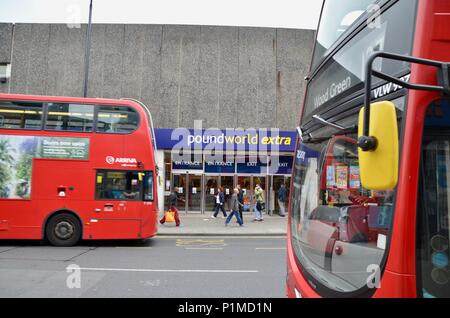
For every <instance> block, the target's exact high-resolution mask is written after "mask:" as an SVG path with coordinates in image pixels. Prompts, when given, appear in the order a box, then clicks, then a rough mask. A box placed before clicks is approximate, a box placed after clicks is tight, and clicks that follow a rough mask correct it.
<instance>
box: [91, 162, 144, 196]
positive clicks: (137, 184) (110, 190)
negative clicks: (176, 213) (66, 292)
mask: <svg viewBox="0 0 450 318" xmlns="http://www.w3.org/2000/svg"><path fill="white" fill-rule="evenodd" d="M95 197H96V199H98V200H124V201H142V200H144V201H152V200H153V174H152V173H151V172H138V171H110V170H101V171H97V176H96V195H95Z"/></svg>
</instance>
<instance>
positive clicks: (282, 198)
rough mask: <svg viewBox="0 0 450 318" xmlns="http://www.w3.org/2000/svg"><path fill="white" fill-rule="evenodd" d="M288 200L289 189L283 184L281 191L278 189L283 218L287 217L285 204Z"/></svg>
mask: <svg viewBox="0 0 450 318" xmlns="http://www.w3.org/2000/svg"><path fill="white" fill-rule="evenodd" d="M286 199H287V189H286V186H285V185H284V183H282V184H281V186H280V189H278V205H279V206H280V216H281V217H285V216H286V209H285V206H284V204H285V203H286Z"/></svg>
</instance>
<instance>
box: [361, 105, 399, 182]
mask: <svg viewBox="0 0 450 318" xmlns="http://www.w3.org/2000/svg"><path fill="white" fill-rule="evenodd" d="M363 125H364V107H362V108H361V110H360V112H359V120H358V138H359V137H360V136H362V134H363ZM369 136H372V137H375V139H376V141H377V146H376V148H375V149H374V150H370V151H363V150H362V149H361V148H358V157H359V169H360V178H361V185H362V186H363V187H364V188H366V189H369V190H389V189H393V188H394V187H395V186H396V185H397V180H398V160H399V159H398V156H399V155H398V151H399V150H398V127H397V114H396V110H395V105H394V104H393V103H392V102H390V101H382V102H377V103H373V104H371V105H370V124H369Z"/></svg>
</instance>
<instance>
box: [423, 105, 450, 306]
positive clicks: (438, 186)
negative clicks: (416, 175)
mask: <svg viewBox="0 0 450 318" xmlns="http://www.w3.org/2000/svg"><path fill="white" fill-rule="evenodd" d="M449 131H450V103H449V101H448V100H442V101H438V102H435V103H433V104H432V105H430V106H429V108H428V112H427V116H426V119H425V130H424V136H423V141H422V159H421V165H420V166H421V169H420V179H419V180H420V181H419V196H418V201H417V202H418V215H417V219H418V228H417V235H418V240H417V242H418V249H417V257H418V258H417V269H418V270H417V272H418V275H417V277H418V278H417V282H418V293H417V294H418V295H419V296H422V297H445V298H447V297H449V296H450V266H449V258H450V251H449V238H450V228H449V218H450V187H449V184H450V133H449Z"/></svg>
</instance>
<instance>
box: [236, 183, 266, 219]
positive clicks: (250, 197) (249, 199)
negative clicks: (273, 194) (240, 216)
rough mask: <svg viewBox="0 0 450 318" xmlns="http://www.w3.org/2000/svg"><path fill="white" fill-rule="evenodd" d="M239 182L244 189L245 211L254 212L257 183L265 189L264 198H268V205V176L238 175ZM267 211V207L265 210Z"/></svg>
mask: <svg viewBox="0 0 450 318" xmlns="http://www.w3.org/2000/svg"><path fill="white" fill-rule="evenodd" d="M238 183H239V184H240V185H241V188H242V189H243V190H244V212H253V208H254V206H255V204H256V201H255V197H254V192H255V191H254V190H255V187H256V185H257V184H259V185H260V186H261V188H262V189H263V190H264V198H265V199H266V207H267V192H268V191H267V188H266V184H267V182H266V176H238ZM266 211H267V208H266V210H265V211H264V212H266Z"/></svg>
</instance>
